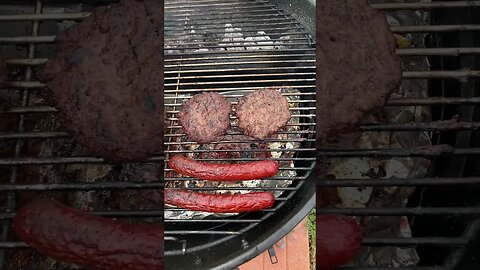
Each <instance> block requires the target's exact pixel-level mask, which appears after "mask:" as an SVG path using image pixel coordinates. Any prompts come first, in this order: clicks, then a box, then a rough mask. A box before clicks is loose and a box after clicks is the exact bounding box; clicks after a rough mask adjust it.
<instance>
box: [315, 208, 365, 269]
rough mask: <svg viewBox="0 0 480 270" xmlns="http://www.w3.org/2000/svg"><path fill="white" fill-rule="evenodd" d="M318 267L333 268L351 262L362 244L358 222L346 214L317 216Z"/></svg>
mask: <svg viewBox="0 0 480 270" xmlns="http://www.w3.org/2000/svg"><path fill="white" fill-rule="evenodd" d="M316 222H317V224H316V238H317V243H316V246H317V269H318V270H332V269H335V268H337V267H339V266H341V265H343V264H345V263H347V262H349V261H350V260H351V259H352V258H353V257H354V256H355V255H356V254H357V253H358V251H359V250H360V247H361V246H362V232H361V230H360V228H359V227H358V225H357V223H356V222H355V221H354V220H353V219H351V218H350V217H347V216H344V215H318V216H317V218H316Z"/></svg>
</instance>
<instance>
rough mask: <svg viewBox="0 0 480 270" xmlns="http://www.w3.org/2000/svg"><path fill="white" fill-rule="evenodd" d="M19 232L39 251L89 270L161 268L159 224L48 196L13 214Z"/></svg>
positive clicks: (156, 269) (161, 234)
mask: <svg viewBox="0 0 480 270" xmlns="http://www.w3.org/2000/svg"><path fill="white" fill-rule="evenodd" d="M13 226H14V229H15V232H16V233H17V235H18V237H20V239H22V240H23V241H25V242H26V243H27V244H28V245H30V246H31V247H32V248H34V249H35V250H37V251H38V252H40V253H42V254H44V255H47V256H50V257H52V258H54V259H56V260H60V261H66V262H70V263H74V264H77V265H80V266H83V267H87V268H88V269H100V270H111V269H135V270H163V269H164V263H163V225H130V224H126V223H121V222H119V221H114V220H112V219H108V218H103V217H99V216H93V215H89V214H87V213H84V212H83V211H81V210H79V209H75V208H71V207H68V206H66V205H63V204H62V203H60V202H58V201H54V200H48V199H38V200H34V201H32V202H30V203H28V204H27V205H25V206H24V207H23V208H21V209H20V211H19V212H18V213H17V214H16V215H15V219H14V221H13Z"/></svg>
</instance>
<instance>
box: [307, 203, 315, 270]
mask: <svg viewBox="0 0 480 270" xmlns="http://www.w3.org/2000/svg"><path fill="white" fill-rule="evenodd" d="M315 217H316V213H315V208H313V209H312V211H310V213H309V214H308V216H307V226H308V243H309V244H310V270H315V258H316V245H315V239H316V236H315V232H316V228H315V224H316V223H315Z"/></svg>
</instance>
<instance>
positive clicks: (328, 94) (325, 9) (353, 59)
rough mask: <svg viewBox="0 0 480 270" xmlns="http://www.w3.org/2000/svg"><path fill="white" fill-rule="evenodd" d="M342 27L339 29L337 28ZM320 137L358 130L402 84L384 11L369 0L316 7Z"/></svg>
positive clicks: (329, 1)
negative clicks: (361, 122)
mask: <svg viewBox="0 0 480 270" xmlns="http://www.w3.org/2000/svg"><path fill="white" fill-rule="evenodd" d="M339 29H341V31H339ZM316 32H317V42H316V47H317V78H316V80H317V98H316V100H317V142H320V141H322V140H324V139H325V138H326V137H327V136H328V135H333V134H335V133H338V132H348V131H352V130H353V129H355V128H356V127H357V126H358V124H359V123H360V121H361V120H362V118H363V117H364V116H365V114H366V113H368V112H369V111H371V110H372V109H374V108H376V107H380V106H383V105H384V104H385V102H386V99H387V98H388V97H389V96H390V94H391V93H392V92H393V91H394V90H396V89H397V88H398V87H399V85H400V80H401V71H402V70H401V64H400V60H399V59H398V57H396V56H395V40H394V36H393V35H392V33H391V32H390V30H389V26H388V24H387V21H386V18H385V16H384V15H383V14H382V13H381V12H379V11H377V10H375V9H373V8H371V7H370V6H369V5H368V3H367V1H366V0H354V1H351V0H326V1H322V4H321V5H319V6H318V7H317V28H316Z"/></svg>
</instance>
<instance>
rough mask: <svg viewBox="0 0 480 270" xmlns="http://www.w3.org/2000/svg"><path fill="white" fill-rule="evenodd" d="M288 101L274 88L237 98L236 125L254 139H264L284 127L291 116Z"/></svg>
mask: <svg viewBox="0 0 480 270" xmlns="http://www.w3.org/2000/svg"><path fill="white" fill-rule="evenodd" d="M288 108H289V106H288V101H287V99H286V98H285V97H284V96H282V94H280V93H279V92H278V91H276V90H274V89H271V88H269V89H264V90H258V91H255V92H253V93H251V94H248V95H246V96H245V97H243V98H242V99H240V100H239V102H238V106H237V118H238V125H239V127H240V128H241V129H243V132H244V133H245V134H246V135H248V136H251V137H253V138H256V139H266V138H267V137H269V136H270V135H272V134H273V133H276V132H278V131H279V130H280V129H281V128H283V127H285V125H286V124H287V122H288V120H290V118H291V114H290V111H289V109H288Z"/></svg>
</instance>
